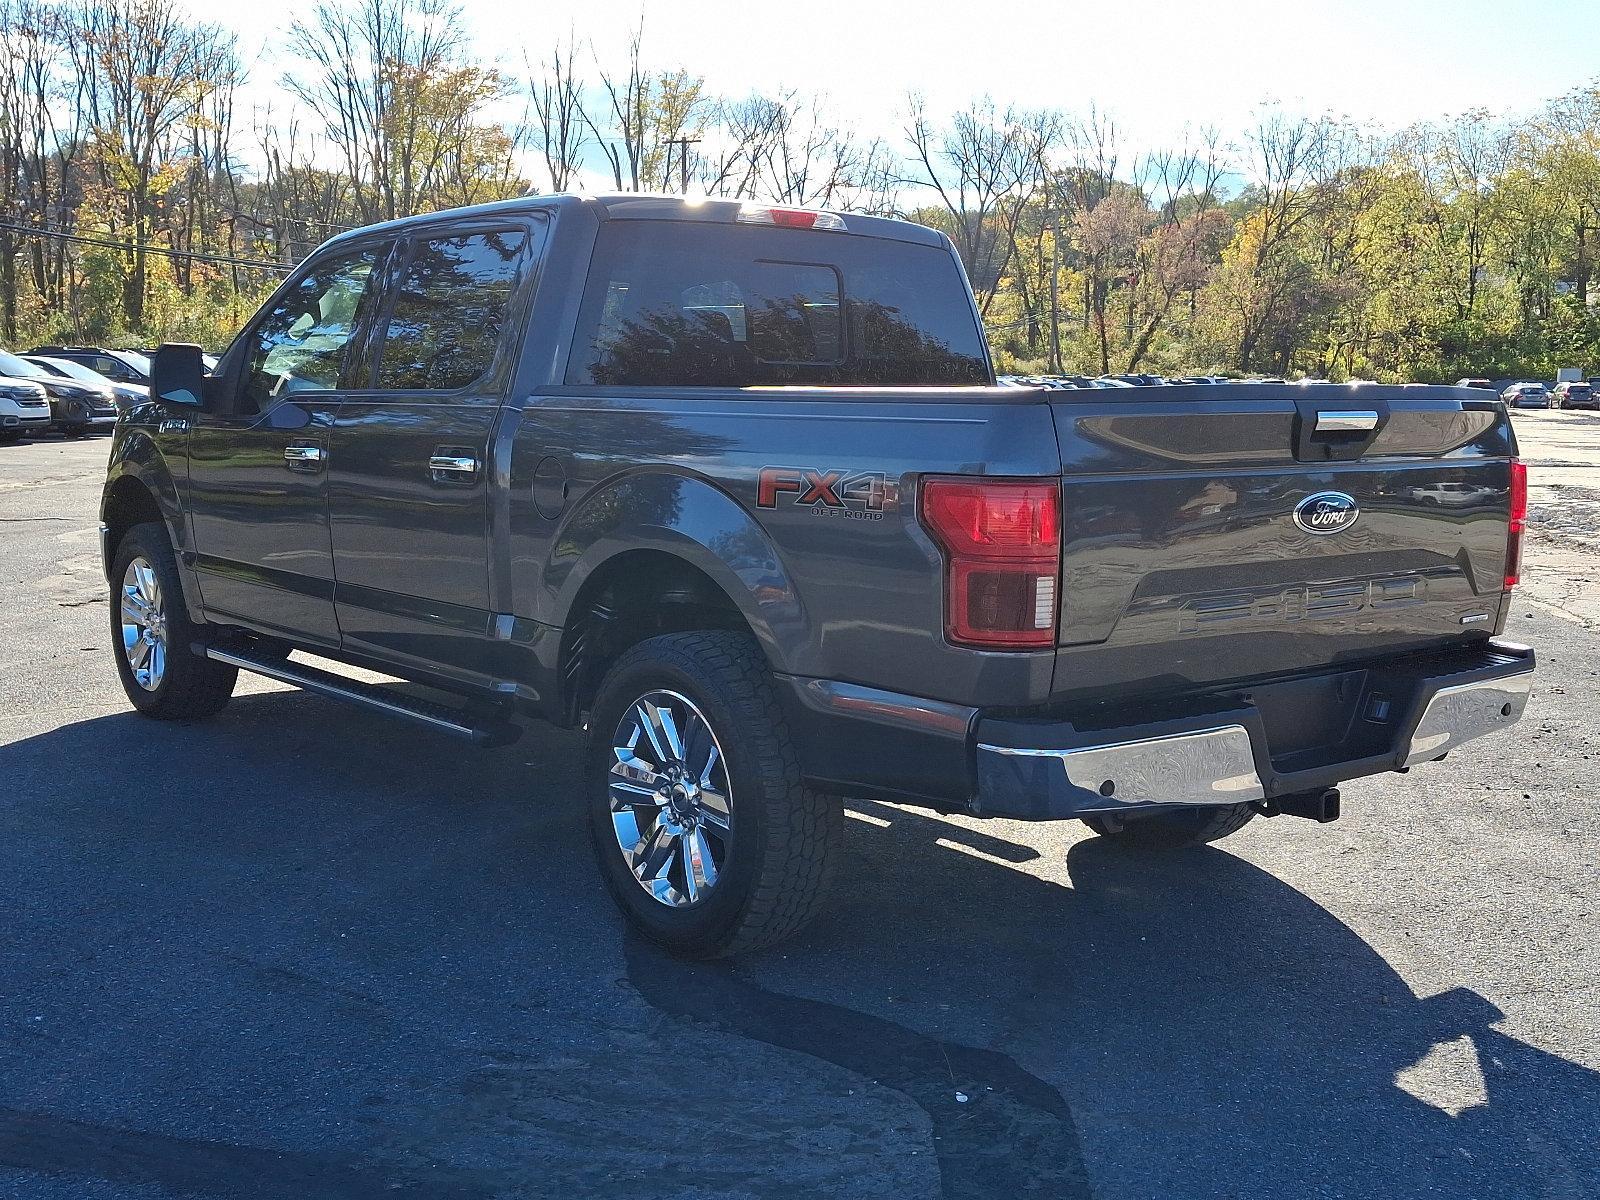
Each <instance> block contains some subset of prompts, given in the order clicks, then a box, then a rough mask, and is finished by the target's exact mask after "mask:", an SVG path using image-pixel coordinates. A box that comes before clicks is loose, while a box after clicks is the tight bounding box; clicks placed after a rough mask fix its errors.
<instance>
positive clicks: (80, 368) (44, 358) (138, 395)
mask: <svg viewBox="0 0 1600 1200" xmlns="http://www.w3.org/2000/svg"><path fill="white" fill-rule="evenodd" d="M22 357H23V358H24V359H25V360H27V361H28V362H31V363H33V364H34V365H35V366H38V367H43V368H44V369H45V370H46V371H49V372H50V374H52V375H57V376H60V377H62V378H65V379H76V380H77V381H78V382H79V383H86V384H91V385H93V386H95V387H104V388H110V389H111V395H112V398H113V399H114V400H116V402H117V407H118V408H119V409H122V410H124V411H126V410H127V409H130V408H132V407H133V406H134V405H135V404H138V403H139V402H140V401H142V400H148V399H149V398H150V389H149V388H147V387H140V386H139V385H138V384H137V383H118V382H117V381H116V380H114V379H107V378H106V377H105V376H104V375H102V374H100V372H99V371H96V370H95V369H94V368H93V367H86V366H84V365H83V364H82V363H80V362H73V361H71V360H70V359H65V358H51V357H50V356H49V355H47V354H24V355H23V356H22Z"/></svg>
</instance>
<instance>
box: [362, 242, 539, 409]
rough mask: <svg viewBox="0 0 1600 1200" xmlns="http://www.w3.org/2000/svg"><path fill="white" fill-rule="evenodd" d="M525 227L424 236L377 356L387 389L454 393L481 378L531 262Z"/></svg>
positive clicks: (380, 382)
mask: <svg viewBox="0 0 1600 1200" xmlns="http://www.w3.org/2000/svg"><path fill="white" fill-rule="evenodd" d="M527 240H528V235H527V233H526V231H525V230H522V229H504V230H495V231H492V232H486V233H470V234H461V235H458V236H455V237H436V238H428V239H426V240H422V241H418V242H417V243H416V245H415V246H414V247H413V249H412V252H411V261H410V262H409V264H408V265H407V266H406V269H405V273H404V275H403V277H402V278H401V279H400V281H399V283H398V285H397V286H396V288H395V292H394V301H393V307H392V309H391V311H390V314H389V324H388V328H387V331H386V332H385V334H384V338H383V346H382V349H381V351H380V353H379V359H378V382H377V386H378V387H379V388H381V389H384V390H389V391H455V390H456V389H458V388H463V387H466V386H467V385H468V384H470V383H472V382H474V381H475V380H477V379H480V378H481V377H482V376H483V375H484V373H485V372H487V371H488V370H489V367H490V366H491V365H492V364H493V362H494V355H495V349H496V347H498V346H499V344H500V334H501V329H502V326H503V325H504V323H505V319H506V309H507V306H508V305H509V304H510V303H511V297H512V295H513V293H514V292H515V290H516V285H517V281H518V279H519V277H520V275H521V272H522V270H523V266H524V263H525V261H526V259H525V256H524V254H523V249H524V247H525V246H526V243H527Z"/></svg>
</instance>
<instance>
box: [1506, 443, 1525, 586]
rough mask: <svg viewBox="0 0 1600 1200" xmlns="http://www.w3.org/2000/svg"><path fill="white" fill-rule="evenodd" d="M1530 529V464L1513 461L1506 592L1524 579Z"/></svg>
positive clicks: (1508, 524)
mask: <svg viewBox="0 0 1600 1200" xmlns="http://www.w3.org/2000/svg"><path fill="white" fill-rule="evenodd" d="M1527 528H1528V464H1527V463H1523V462H1518V461H1517V460H1516V459H1512V460H1511V519H1510V520H1509V521H1508V522H1507V524H1506V591H1508V592H1509V591H1510V590H1511V589H1512V588H1514V587H1516V586H1517V580H1518V579H1520V578H1521V577H1522V535H1523V534H1524V533H1525V532H1526V531H1527Z"/></svg>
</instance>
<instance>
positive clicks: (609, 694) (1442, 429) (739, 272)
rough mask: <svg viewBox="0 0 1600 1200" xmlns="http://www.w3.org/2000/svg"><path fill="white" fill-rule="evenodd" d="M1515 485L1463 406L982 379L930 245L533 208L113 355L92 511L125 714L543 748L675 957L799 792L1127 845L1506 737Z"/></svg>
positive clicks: (1220, 831) (370, 257)
mask: <svg viewBox="0 0 1600 1200" xmlns="http://www.w3.org/2000/svg"><path fill="white" fill-rule="evenodd" d="M1525 495H1526V484H1525V477H1524V475H1523V468H1522V465H1521V464H1520V463H1519V462H1518V461H1517V458H1516V444H1515V440H1514V438H1513V435H1512V431H1511V426H1510V424H1509V422H1508V420H1507V417H1506V411H1505V408H1504V406H1503V405H1502V404H1501V403H1500V402H1499V401H1498V400H1497V399H1495V398H1493V397H1489V396H1485V395H1484V394H1483V393H1482V392H1478V391H1473V390H1469V389H1459V388H1446V387H1420V386H1408V387H1378V386H1359V387H1336V386H1312V387H1293V386H1284V385H1266V384H1257V385H1250V384H1237V385H1207V386H1199V385H1196V386H1178V387H1135V388H1121V389H1115V390H1095V391H1068V392H1063V391H1049V392H1047V391H1043V390H1037V389H1030V388H1001V387H996V386H994V375H993V368H992V366H991V363H990V359H989V353H988V350H987V347H986V345H985V342H984V338H983V334H982V329H981V326H980V323H979V320H978V314H977V312H976V310H975V308H974V305H973V301H972V296H971V292H970V290H969V288H968V286H967V282H966V278H965V276H964V274H963V272H962V268H961V263H960V261H959V259H958V258H957V257H956V255H955V253H954V251H953V249H952V247H951V244H950V242H949V241H948V240H947V239H946V238H945V237H944V236H943V235H941V234H939V233H937V232H935V231H933V230H930V229H926V228H922V227H920V226H917V225H912V224H906V223H903V222H898V221H888V220H881V219H877V218H872V217H861V216H854V215H850V214H845V215H839V214H834V213H827V212H812V211H803V210H794V209H782V208H769V207H765V206H752V205H741V204H739V203H732V202H722V201H701V202H694V201H686V200H681V199H671V198H662V197H643V196H617V197H609V198H604V197H602V198H588V197H574V196H554V197H532V198H528V199H523V200H516V201H511V202H506V203H502V204H495V205H489V206H485V207H478V208H470V209H462V210H457V211H452V212H442V213H436V214H432V215H429V216H425V217H416V218H411V219H407V220H403V221H398V222H393V223H390V224H386V225H377V226H373V227H371V228H365V229H359V230H356V231H354V232H351V233H348V234H344V235H341V236H339V237H337V238H335V239H333V240H332V241H330V242H328V243H327V244H325V245H324V246H322V247H321V248H320V249H318V250H317V251H316V252H315V253H314V254H312V255H311V257H310V258H309V259H307V260H306V262H305V263H304V264H303V265H302V266H300V267H299V268H298V269H297V270H296V271H295V272H294V273H293V274H292V275H291V276H290V277H289V279H288V280H287V281H286V282H285V283H284V284H283V286H282V287H280V288H279V289H278V291H277V292H276V294H274V295H273V296H272V298H271V299H270V300H269V301H268V302H267V303H266V305H265V306H264V307H263V308H262V309H261V311H260V313H259V314H257V316H256V317H255V318H254V319H253V320H252V321H251V322H250V323H249V325H248V326H247V327H246V328H245V329H244V330H243V332H242V333H240V334H239V336H238V338H237V339H236V340H235V341H234V343H233V345H232V347H231V348H230V349H229V350H228V351H227V353H226V354H225V355H224V356H223V358H222V360H221V363H220V364H219V365H218V366H217V368H216V369H215V371H213V372H212V373H211V374H209V375H207V374H205V373H204V372H203V369H202V367H201V363H200V358H199V351H198V349H197V348H196V347H193V346H177V345H169V346H165V347H163V348H162V350H161V351H160V352H159V353H158V354H157V356H156V362H155V368H154V381H153V387H152V397H151V399H150V400H149V402H148V403H146V404H143V405H140V406H138V407H136V408H135V409H134V410H133V411H131V412H130V413H129V414H127V415H126V416H125V417H124V418H123V420H122V421H121V422H120V423H119V425H118V428H117V432H116V440H115V443H114V447H113V451H112V455H111V462H110V469H109V475H108V479H107V483H106V487H105V493H104V502H103V509H102V521H103V524H102V529H103V531H104V557H105V565H106V572H107V578H108V582H109V585H110V591H111V600H112V603H111V624H112V634H113V637H114V640H115V643H116V661H117V668H118V671H119V672H120V675H121V678H122V682H123V686H124V687H125V688H126V690H127V694H128V696H129V698H130V700H131V701H132V703H133V704H134V706H135V707H136V708H137V709H138V710H139V711H140V712H142V713H145V714H147V715H149V716H152V717H160V718H172V719H194V718H201V717H206V716H209V715H211V714H214V713H216V712H217V711H218V710H219V709H221V708H222V706H223V705H224V704H226V703H227V701H228V699H229V696H230V695H231V693H232V690H233V687H234V682H235V678H236V675H237V673H238V672H239V671H240V670H244V671H251V672H256V673H259V674H261V675H266V676H270V677H271V678H274V679H277V680H282V681H285V682H287V683H290V684H294V685H297V686H300V687H303V688H307V689H311V690H313V691H316V692H320V693H323V694H325V695H329V696H333V697H337V698H339V699H343V700H348V701H351V702H354V703H357V704H361V705H365V706H367V707H369V708H371V709H376V710H380V711H382V712H385V713H387V714H390V715H392V716H395V717H398V718H403V719H408V720H412V721H417V722H421V723H422V724H425V725H427V726H430V727H432V728H433V729H435V730H438V731H441V732H443V733H446V734H452V735H456V736H459V737H461V738H464V739H468V740H470V741H473V742H477V743H482V744H495V743H500V742H503V741H506V740H508V739H510V738H512V737H514V736H515V735H516V734H517V732H518V731H519V729H520V725H519V721H521V720H522V719H523V718H525V717H534V718H540V719H543V720H546V721H551V722H555V723H557V724H561V725H566V726H580V727H582V728H583V729H585V730H586V731H587V734H588V738H587V745H588V751H587V754H586V758H585V761H584V766H583V777H584V780H585V791H586V795H585V797H584V803H585V804H586V805H587V807H588V811H589V815H590V821H591V828H592V831H593V841H594V846H595V851H596V855H597V859H598V862H599V866H600V869H601V872H602V875H603V876H604V879H605V881H606V883H607V885H608V887H609V889H610V891H611V893H612V894H613V895H614V896H615V898H616V900H617V902H618V904H619V905H620V907H621V908H622V910H623V911H624V912H625V914H626V915H627V916H628V918H629V919H630V920H632V921H633V922H634V923H635V924H636V925H637V926H638V927H639V928H640V929H642V930H643V931H644V932H645V933H646V934H648V935H649V936H651V937H653V938H656V939H657V940H659V941H661V942H663V943H665V944H666V945H667V946H669V947H671V948H673V949H674V950H676V951H679V952H681V953H685V954H692V955H700V956H711V955H718V954H726V953H733V952H737V951H741V950H745V949H749V948H752V947H755V946H759V945H763V944H766V943H769V942H771V941H773V940H774V939H776V938H779V937H781V936H784V935H786V934H788V933H790V932H792V931H793V930H795V929H796V928H798V927H799V926H800V925H801V924H802V923H803V922H804V921H805V920H806V919H807V918H808V917H809V916H810V915H811V914H812V913H813V912H814V911H815V909H816V907H817V905H818V903H819V898H820V897H821V895H822V894H823V891H824V887H825V881H826V877H827V875H828V869H829V864H830V860H831V859H833V858H835V857H836V853H835V851H836V849H837V844H838V841H839V838H840V836H841V828H842V825H843V821H842V815H843V814H842V809H841V802H840V799H839V798H840V797H841V796H862V797H872V798H878V799H881V800H886V801H892V802H896V803H905V804H912V805H921V806H926V807H931V808H934V809H937V810H940V811H944V812H950V813H960V814H965V815H969V816H979V817H987V816H1001V817H1010V818H1021V819H1027V820H1058V819H1079V820H1083V821H1085V822H1087V823H1088V824H1089V825H1090V826H1091V827H1092V828H1093V829H1094V830H1095V832H1096V833H1098V834H1101V835H1103V836H1108V837H1115V838H1118V839H1122V840H1124V841H1126V842H1128V843H1129V844H1130V845H1137V846H1152V847H1155V846H1170V845H1173V844H1183V843H1194V842H1204V841H1211V840H1214V839H1216V838H1219V837H1222V836H1224V835H1226V834H1228V833H1231V832H1233V831H1234V830H1237V829H1238V828H1239V827H1240V826H1242V825H1243V824H1244V823H1245V822H1246V821H1248V820H1250V819H1251V818H1252V817H1253V816H1255V815H1261V816H1276V815H1279V814H1294V815H1299V816H1306V817H1313V818H1316V819H1319V820H1331V819H1333V818H1334V817H1335V816H1337V814H1338V803H1339V795H1338V791H1337V788H1336V785H1338V784H1339V783H1341V782H1343V781H1345V780H1349V779H1354V778H1357V777H1360V776H1365V775H1372V774H1375V773H1378V772H1384V771H1406V770H1409V769H1410V768H1411V767H1413V766H1416V765H1418V764H1420V763H1425V762H1433V761H1436V760H1439V759H1442V758H1444V756H1445V755H1446V754H1447V753H1449V752H1450V751H1452V750H1453V749H1455V747H1456V746H1458V745H1459V744H1461V743H1462V742H1463V741H1465V740H1466V739H1468V738H1471V737H1474V736H1476V735H1479V734H1483V733H1487V732H1490V731H1492V730H1495V729H1499V728H1503V727H1505V726H1507V725H1509V724H1511V723H1512V722H1514V721H1515V720H1517V718H1518V717H1520V716H1521V715H1522V711H1523V708H1524V706H1525V704H1526V701H1527V696H1528V689H1529V680H1530V674H1531V672H1532V670H1533V656H1532V654H1531V653H1530V651H1529V650H1528V649H1527V648H1526V647H1522V646H1518V645H1514V644H1511V643H1508V642H1504V641H1501V640H1497V637H1496V635H1497V634H1498V633H1499V632H1500V631H1501V629H1502V627H1503V624H1504V621H1505V617H1506V610H1507V605H1508V603H1509V594H1510V590H1511V588H1512V586H1513V584H1514V583H1515V581H1516V574H1517V570H1518V560H1519V548H1520V541H1521V536H1522V527H1523V522H1524V519H1525ZM308 659H314V660H315V661H307V660H308ZM349 668H362V669H366V670H375V671H377V672H380V673H382V674H384V675H387V676H390V677H394V678H396V679H398V680H399V681H400V682H397V683H387V684H378V683H373V682H370V681H363V680H361V679H359V678H357V675H359V674H360V673H361V672H359V671H357V672H352V671H350V670H349ZM434 749H435V748H434V747H433V746H432V745H430V744H429V743H428V742H426V741H421V742H418V743H417V751H418V752H419V753H427V752H430V751H433V750H434ZM532 787H533V785H532V783H531V782H530V790H532ZM530 869H531V868H530Z"/></svg>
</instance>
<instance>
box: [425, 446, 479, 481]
mask: <svg viewBox="0 0 1600 1200" xmlns="http://www.w3.org/2000/svg"><path fill="white" fill-rule="evenodd" d="M428 472H429V474H431V475H432V476H433V477H434V478H435V479H437V480H439V481H440V482H441V483H468V482H470V481H471V480H472V478H473V477H474V476H476V475H477V473H478V460H477V458H476V456H474V455H471V454H461V453H449V452H446V451H439V452H437V453H435V454H434V455H433V456H432V457H431V458H429V459H428Z"/></svg>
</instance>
